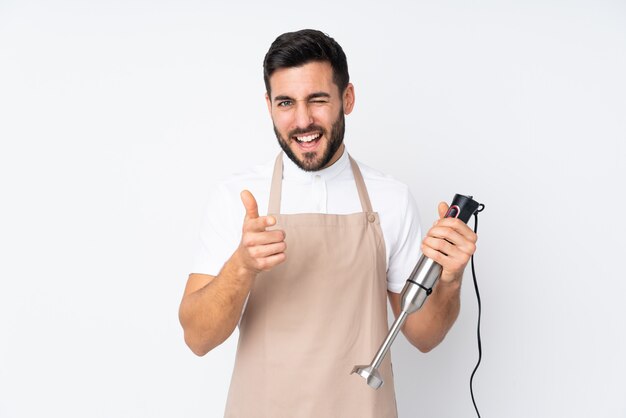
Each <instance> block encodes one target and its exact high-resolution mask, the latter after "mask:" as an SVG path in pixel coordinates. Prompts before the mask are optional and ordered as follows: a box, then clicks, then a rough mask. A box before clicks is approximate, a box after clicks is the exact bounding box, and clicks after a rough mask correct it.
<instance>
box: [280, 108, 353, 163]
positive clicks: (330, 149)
mask: <svg viewBox="0 0 626 418" xmlns="http://www.w3.org/2000/svg"><path fill="white" fill-rule="evenodd" d="M311 131H319V132H321V133H322V136H324V137H326V138H327V140H328V144H327V145H326V150H324V153H323V154H322V155H320V156H318V153H317V152H305V153H304V154H302V157H303V159H302V160H300V159H298V157H297V156H296V154H295V153H294V152H293V151H292V150H291V148H290V147H289V144H288V143H287V140H285V138H283V137H282V136H281V135H280V132H278V129H276V125H274V133H275V134H276V139H278V144H279V145H280V147H281V148H282V149H283V151H284V152H285V154H287V156H288V157H289V159H290V160H291V161H293V162H294V164H296V165H297V166H298V167H300V168H301V169H302V170H304V171H318V170H321V169H322V168H324V167H325V166H326V165H327V164H328V163H329V162H330V160H332V158H333V156H334V155H335V153H336V152H337V150H338V149H339V147H340V146H341V144H342V143H343V136H344V134H345V131H346V119H345V116H344V114H343V107H342V108H341V111H340V112H339V116H338V117H337V119H336V120H335V122H333V124H332V126H331V132H330V136H328V132H327V131H326V129H324V128H322V127H321V126H319V125H315V124H311V125H309V126H308V127H306V128H305V129H294V130H293V131H291V132H289V136H288V138H292V137H293V136H295V135H300V134H305V133H308V132H311ZM320 140H321V139H320ZM294 141H295V139H294ZM316 157H317V158H316Z"/></svg>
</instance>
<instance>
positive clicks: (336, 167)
mask: <svg viewBox="0 0 626 418" xmlns="http://www.w3.org/2000/svg"><path fill="white" fill-rule="evenodd" d="M349 166H350V160H349V158H348V152H347V151H346V148H345V147H344V149H343V153H342V154H341V157H339V159H338V160H337V161H335V163H334V164H333V165H331V166H330V167H326V168H323V169H321V170H318V171H304V170H302V169H301V168H300V167H298V166H297V165H296V164H295V163H294V162H293V161H291V159H290V158H289V157H288V156H287V154H285V153H284V152H283V179H284V180H288V181H297V182H310V181H312V180H313V178H314V177H315V176H320V177H321V178H322V180H324V181H329V180H332V179H333V178H335V177H337V176H338V175H339V174H341V173H343V172H344V171H345V170H346V169H347V168H348V167H349Z"/></svg>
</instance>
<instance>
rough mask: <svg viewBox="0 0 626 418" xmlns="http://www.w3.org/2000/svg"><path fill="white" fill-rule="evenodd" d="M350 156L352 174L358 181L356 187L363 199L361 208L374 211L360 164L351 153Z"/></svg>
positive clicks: (369, 211)
mask: <svg viewBox="0 0 626 418" xmlns="http://www.w3.org/2000/svg"><path fill="white" fill-rule="evenodd" d="M348 158H349V159H350V165H351V166H352V174H353V175H354V181H356V189H357V190H358V192H359V199H360V200H361V208H362V209H363V212H365V213H372V212H373V211H372V204H371V202H370V196H369V194H368V193H367V187H365V180H363V175H362V174H361V169H360V168H359V165H358V164H357V163H356V161H354V160H353V159H352V157H351V156H350V154H348Z"/></svg>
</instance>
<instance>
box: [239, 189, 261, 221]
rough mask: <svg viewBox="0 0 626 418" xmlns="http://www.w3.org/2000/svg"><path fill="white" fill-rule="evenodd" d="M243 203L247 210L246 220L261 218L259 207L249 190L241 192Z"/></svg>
mask: <svg viewBox="0 0 626 418" xmlns="http://www.w3.org/2000/svg"><path fill="white" fill-rule="evenodd" d="M241 201H242V202H243V206H244V207H245V208H246V218H248V219H256V218H258V217H259V207H258V206H257V204H256V199H255V198H254V196H253V195H252V193H250V192H249V191H248V190H244V191H242V192H241Z"/></svg>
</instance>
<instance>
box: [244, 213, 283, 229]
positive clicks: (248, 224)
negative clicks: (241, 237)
mask: <svg viewBox="0 0 626 418" xmlns="http://www.w3.org/2000/svg"><path fill="white" fill-rule="evenodd" d="M274 224H276V218H274V217H273V216H259V217H257V218H253V219H250V218H248V217H247V216H246V219H245V220H244V221H243V232H263V231H265V228H267V227H268V226H272V225H274Z"/></svg>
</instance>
